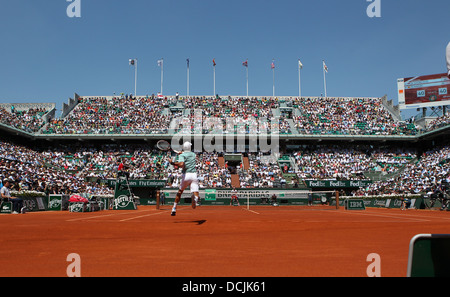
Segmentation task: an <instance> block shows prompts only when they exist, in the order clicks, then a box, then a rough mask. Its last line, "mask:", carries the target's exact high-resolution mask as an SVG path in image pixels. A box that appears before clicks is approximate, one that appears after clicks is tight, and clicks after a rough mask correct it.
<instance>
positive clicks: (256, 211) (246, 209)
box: [243, 208, 260, 214]
mask: <svg viewBox="0 0 450 297" xmlns="http://www.w3.org/2000/svg"><path fill="white" fill-rule="evenodd" d="M243 210H246V211H250V212H253V213H255V214H260V213H259V212H257V211H254V210H251V209H247V208H243Z"/></svg>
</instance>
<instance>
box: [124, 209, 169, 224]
mask: <svg viewBox="0 0 450 297" xmlns="http://www.w3.org/2000/svg"><path fill="white" fill-rule="evenodd" d="M167 213H169V212H168V211H162V212H156V213H150V214H146V215H142V216H137V217H132V218H128V219H123V220H119V222H125V221H130V220H134V219H139V218H143V217H149V216H156V215H160V214H167Z"/></svg>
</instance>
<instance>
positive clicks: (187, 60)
mask: <svg viewBox="0 0 450 297" xmlns="http://www.w3.org/2000/svg"><path fill="white" fill-rule="evenodd" d="M186 62H187V67H188V68H189V59H186Z"/></svg>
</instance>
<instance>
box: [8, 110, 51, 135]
mask: <svg viewBox="0 0 450 297" xmlns="http://www.w3.org/2000/svg"><path fill="white" fill-rule="evenodd" d="M47 112H48V111H47V110H46V109H45V108H30V109H28V110H24V111H17V110H15V109H14V106H13V107H12V108H11V111H7V110H6V109H5V108H3V107H0V123H2V124H4V125H8V126H12V127H14V128H17V129H20V130H23V131H25V132H30V133H36V132H39V130H40V129H41V128H42V127H43V126H44V125H45V122H44V120H43V116H44V115H45V114H46V113H47Z"/></svg>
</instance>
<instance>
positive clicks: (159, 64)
mask: <svg viewBox="0 0 450 297" xmlns="http://www.w3.org/2000/svg"><path fill="white" fill-rule="evenodd" d="M163 63H164V62H163V59H161V60H158V66H159V67H161V66H162V65H163Z"/></svg>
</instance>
